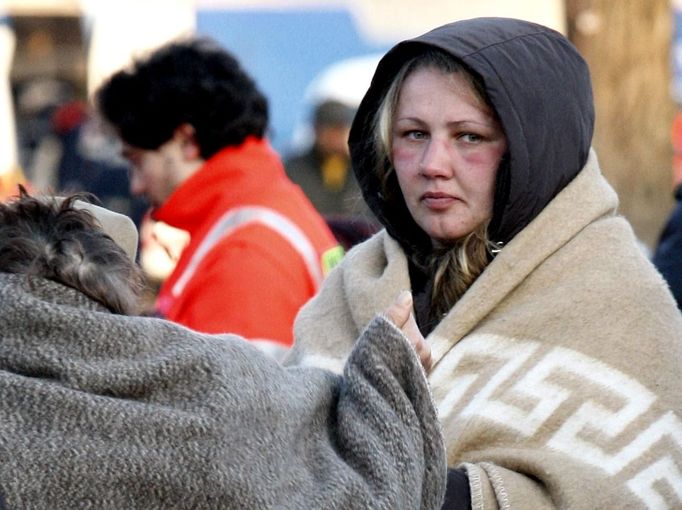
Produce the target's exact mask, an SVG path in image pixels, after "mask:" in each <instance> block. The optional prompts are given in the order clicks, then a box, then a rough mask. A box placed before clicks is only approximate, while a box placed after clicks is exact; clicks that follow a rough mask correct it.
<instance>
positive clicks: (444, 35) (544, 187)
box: [286, 18, 682, 509]
mask: <svg viewBox="0 0 682 510" xmlns="http://www.w3.org/2000/svg"><path fill="white" fill-rule="evenodd" d="M593 124H594V108H593V103H592V91H591V86H590V77H589V72H588V68H587V66H586V64H585V62H584V61H583V59H582V58H581V57H580V55H579V54H578V53H577V51H576V50H575V48H574V47H573V46H572V45H571V44H570V43H569V42H568V41H567V40H566V39H565V38H564V37H563V36H562V35H560V34H559V33H557V32H555V31H553V30H551V29H548V28H546V27H542V26H539V25H536V24H532V23H528V22H525V21H520V20H513V19H501V18H483V19H474V20H466V21H460V22H456V23H452V24H449V25H445V26H442V27H440V28H437V29H435V30H433V31H431V32H429V33H427V34H425V35H423V36H420V37H417V38H416V39H412V40H408V41H405V42H402V43H400V44H398V45H397V46H395V47H394V48H393V49H391V50H390V51H389V52H388V53H387V54H386V56H385V57H384V58H383V59H382V60H381V62H380V63H379V65H378V67H377V70H376V73H375V76H374V78H373V80H372V83H371V86H370V88H369V90H368V91H367V94H366V96H365V97H364V99H363V101H362V103H361V105H360V107H359V110H358V113H357V116H356V118H355V120H354V123H353V127H352V130H351V134H350V140H349V145H350V149H351V155H352V159H353V166H354V169H355V172H356V174H357V177H358V181H359V182H360V184H361V187H362V190H363V194H364V197H365V200H366V201H367V202H368V204H369V206H370V207H371V208H372V210H373V211H374V213H375V214H376V215H377V217H378V218H379V220H380V221H381V222H382V223H383V225H384V226H385V230H384V231H382V232H380V233H379V234H377V235H376V236H374V237H373V238H371V239H370V240H368V241H366V242H365V243H363V244H362V245H359V246H358V247H356V248H355V249H353V250H352V251H350V252H349V253H348V255H347V256H346V258H345V259H344V261H343V262H342V263H341V265H340V266H339V267H338V269H337V270H335V271H333V272H332V273H331V274H330V275H329V277H328V278H327V281H326V282H325V285H324V286H323V288H322V290H321V292H320V293H319V295H318V296H317V297H316V298H314V299H313V300H312V301H311V302H309V303H308V304H307V305H306V306H305V307H304V309H303V310H302V311H301V312H300V314H299V317H298V318H297V321H296V325H295V336H296V342H295V346H294V348H293V350H292V351H291V353H290V356H289V357H288V359H287V360H286V363H290V364H303V365H305V364H313V365H319V366H325V367H329V368H332V369H334V368H336V369H338V367H339V366H340V363H341V362H342V361H343V360H344V359H345V357H346V355H347V354H348V352H349V351H350V349H351V347H352V345H353V343H354V341H355V337H356V336H357V333H358V332H359V331H361V330H362V328H363V327H364V326H365V325H366V324H367V323H368V321H369V320H370V319H371V317H372V316H373V314H374V313H375V312H376V311H377V310H381V308H382V307H384V306H386V305H387V304H388V303H389V302H390V300H391V297H392V296H394V295H395V294H396V293H397V292H398V291H399V290H400V289H408V288H409V289H411V290H412V291H413V293H414V301H415V306H414V313H415V315H416V319H417V323H418V325H419V327H420V328H421V331H422V333H423V334H424V335H425V336H426V337H427V338H426V340H427V341H428V343H429V344H430V347H431V349H432V370H431V372H430V375H429V380H430V383H431V386H432V389H433V391H434V397H435V399H436V404H437V406H438V409H439V418H440V420H441V423H442V426H443V429H444V434H445V440H446V447H447V451H448V464H449V466H450V471H449V477H448V496H447V499H448V502H446V507H447V508H486V509H487V508H532V509H542V508H570V509H580V508H590V509H594V508H646V507H647V506H648V507H657V508H665V507H666V506H667V507H670V508H672V507H679V505H681V504H682V493H680V491H679V487H680V484H681V483H682V479H681V477H680V469H679V467H678V466H679V462H680V459H682V425H681V424H682V421H681V415H680V413H681V412H682V411H681V410H682V383H680V382H679V380H680V379H679V377H678V372H679V367H680V366H682V342H681V341H680V340H682V317H681V316H680V314H679V312H678V311H677V309H676V307H675V303H674V301H673V299H672V296H671V294H670V292H669V291H668V289H667V288H666V286H665V284H664V282H663V280H662V278H661V276H660V275H659V274H658V273H657V272H656V270H655V269H654V268H653V266H652V265H651V263H650V262H649V261H647V260H646V258H645V257H644V256H643V255H642V253H641V251H640V249H639V248H638V246H637V244H636V240H635V236H634V235H633V232H632V229H631V227H630V226H629V225H628V223H627V222H626V221H625V220H624V219H623V218H622V217H619V216H618V215H617V213H616V209H617V205H618V201H617V196H616V194H615V192H614V191H613V189H612V188H611V187H610V186H609V185H608V183H607V182H606V181H605V179H604V178H603V177H602V175H601V173H600V170H599V165H598V162H597V158H596V155H595V153H594V152H593V151H592V150H591V145H590V144H591V139H592V133H593ZM673 459H674V460H673Z"/></svg>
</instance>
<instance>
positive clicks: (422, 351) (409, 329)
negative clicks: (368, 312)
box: [386, 290, 431, 371]
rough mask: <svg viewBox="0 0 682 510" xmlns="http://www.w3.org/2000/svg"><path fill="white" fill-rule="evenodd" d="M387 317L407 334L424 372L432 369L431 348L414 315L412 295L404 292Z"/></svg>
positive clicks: (406, 291)
mask: <svg viewBox="0 0 682 510" xmlns="http://www.w3.org/2000/svg"><path fill="white" fill-rule="evenodd" d="M386 315H387V316H388V318H389V319H391V321H393V323H394V324H395V325H396V326H398V327H399V328H400V329H401V330H402V332H403V333H404V334H405V336H406V337H407V339H408V340H409V342H410V343H411V344H412V347H414V350H415V351H416V352H417V355H418V356H419V360H420V361H421V364H422V366H423V367H424V370H427V371H428V370H429V369H430V368H431V346H430V345H429V344H428V343H427V342H426V340H424V336H423V335H422V334H421V331H419V327H418V326H417V322H416V321H415V319H414V314H413V313H412V293H411V292H410V291H408V290H404V291H402V292H401V293H400V294H399V295H398V297H397V298H396V300H395V301H394V302H393V303H392V304H391V306H389V307H388V309H387V310H386Z"/></svg>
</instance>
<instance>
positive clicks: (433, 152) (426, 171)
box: [419, 138, 452, 177]
mask: <svg viewBox="0 0 682 510" xmlns="http://www.w3.org/2000/svg"><path fill="white" fill-rule="evenodd" d="M419 171H420V173H421V174H422V175H424V176H426V177H449V176H450V175H451V174H452V155H451V154H450V147H449V146H448V145H447V143H446V142H444V141H441V140H438V139H435V138H432V139H431V140H429V142H428V144H426V146H425V148H424V152H423V154H422V158H421V162H420V165H419Z"/></svg>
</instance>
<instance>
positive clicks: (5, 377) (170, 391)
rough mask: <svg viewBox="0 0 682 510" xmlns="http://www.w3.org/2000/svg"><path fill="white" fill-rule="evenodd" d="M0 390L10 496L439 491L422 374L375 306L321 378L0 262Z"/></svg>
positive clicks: (307, 502) (298, 500) (229, 498)
mask: <svg viewBox="0 0 682 510" xmlns="http://www.w3.org/2000/svg"><path fill="white" fill-rule="evenodd" d="M263 317H264V320H267V307H264V310H263ZM0 395H1V398H0V490H1V491H2V493H3V495H4V499H5V502H6V505H7V507H8V508H10V509H33V508H35V509H62V508H63V509H66V508H68V509H73V508H97V509H109V508H111V509H124V508H125V509H136V508H140V509H155V508H164V509H167V508H178V509H183V508H187V509H190V508H191V509H204V508H291V509H315V508H320V509H335V508H339V509H340V508H344V509H345V508H363V509H364V508H386V509H389V508H390V509H408V508H428V509H431V508H434V509H435V508H439V506H440V504H441V501H442V495H443V491H444V486H445V470H446V466H445V456H444V449H443V443H442V436H441V432H440V428H439V425H438V422H437V418H436V414H435V410H434V407H433V404H432V400H431V396H430V394H429V391H428V388H427V383H426V380H425V378H424V376H423V374H422V371H421V368H420V366H419V362H418V359H417V357H416V356H415V355H414V353H413V352H412V349H411V348H410V346H409V344H408V343H407V341H406V340H405V338H404V337H403V336H402V335H401V334H400V332H399V331H398V329H397V328H395V326H393V325H392V324H391V323H389V322H388V321H387V320H386V319H384V318H382V317H379V316H378V317H377V318H375V320H374V321H373V322H372V323H371V324H370V325H369V327H368V328H367V329H366V330H365V331H364V333H363V335H362V337H361V339H360V341H359V342H358V344H357V346H356V348H355V349H354V351H353V354H352V355H351V356H350V359H349V361H348V363H347V365H346V367H345V371H344V374H343V375H342V376H337V375H333V374H332V373H330V372H327V371H324V370H320V369H314V368H283V367H281V366H280V365H279V364H277V363H276V362H275V361H273V360H271V359H269V358H268V357H266V356H265V355H263V354H261V353H260V351H258V350H257V349H256V348H254V347H253V346H251V345H250V344H249V343H248V342H245V341H243V340H241V339H239V338H237V337H233V336H227V335H223V336H211V335H202V334H198V333H195V332H193V331H190V330H188V329H186V328H183V327H182V326H178V325H176V324H172V323H169V322H166V321H162V320H158V319H151V318H144V317H124V316H119V315H114V314H111V313H109V312H107V311H106V310H105V309H103V308H102V307H101V306H100V305H98V304H96V303H94V302H93V301H91V300H89V299H88V298H87V297H85V296H84V295H83V294H81V293H79V292H77V291H75V290H74V289H71V288H68V287H64V286H62V285H60V284H57V283H54V282H50V281H47V280H42V279H32V280H31V279H28V278H27V277H25V276H20V275H10V274H6V273H0Z"/></svg>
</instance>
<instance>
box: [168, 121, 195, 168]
mask: <svg viewBox="0 0 682 510" xmlns="http://www.w3.org/2000/svg"><path fill="white" fill-rule="evenodd" d="M195 134H196V133H195V131H194V126H192V125H191V124H188V123H184V124H180V125H179V126H178V127H177V128H175V132H174V133H173V138H174V139H175V140H177V141H178V142H180V150H181V152H182V156H183V158H184V159H185V161H195V160H197V159H202V158H201V149H200V148H199V144H198V143H197V140H196V136H195Z"/></svg>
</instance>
